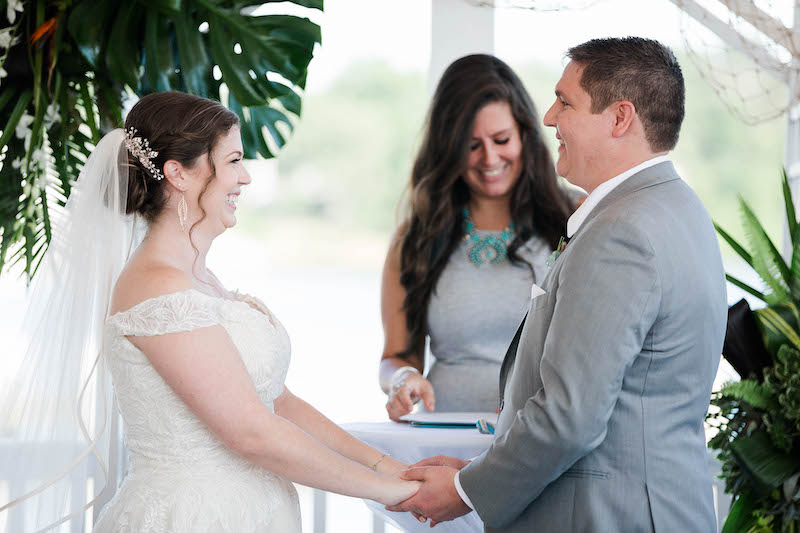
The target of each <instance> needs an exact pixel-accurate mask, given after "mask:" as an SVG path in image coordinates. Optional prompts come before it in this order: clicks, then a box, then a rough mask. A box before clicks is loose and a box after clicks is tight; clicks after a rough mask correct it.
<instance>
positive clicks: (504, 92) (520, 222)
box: [393, 54, 574, 357]
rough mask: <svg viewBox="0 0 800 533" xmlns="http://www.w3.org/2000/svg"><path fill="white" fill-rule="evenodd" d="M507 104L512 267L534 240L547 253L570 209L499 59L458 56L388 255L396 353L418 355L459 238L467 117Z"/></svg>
mask: <svg viewBox="0 0 800 533" xmlns="http://www.w3.org/2000/svg"><path fill="white" fill-rule="evenodd" d="M493 102H507V103H508V104H509V106H510V107H511V114H512V115H513V117H514V120H515V121H516V123H517V127H518V129H519V134H520V138H521V141H522V146H523V148H522V155H521V157H522V171H521V175H520V177H519V179H518V180H517V182H516V183H515V185H514V188H513V189H512V192H511V219H512V220H513V222H514V225H515V227H516V236H515V237H514V240H512V241H511V243H510V244H509V247H508V258H509V260H510V261H511V263H512V264H525V265H527V266H528V268H530V269H531V272H533V268H532V267H531V265H530V264H529V263H528V262H527V261H525V259H523V258H522V257H521V256H520V255H519V253H518V251H519V248H520V247H521V246H522V245H523V244H524V243H525V242H526V241H528V240H529V239H530V238H531V237H533V236H534V235H539V236H541V237H542V238H544V239H545V240H546V241H547V242H548V243H549V244H550V245H551V247H553V248H555V247H556V245H557V244H558V240H559V238H560V237H561V236H562V235H564V233H565V231H566V223H567V218H568V217H569V215H570V214H571V213H572V211H573V210H574V205H573V203H572V201H571V200H570V198H569V196H568V194H567V192H566V190H564V189H563V188H562V187H560V186H559V185H558V182H557V180H556V173H555V169H554V167H553V160H552V158H551V157H550V151H549V150H548V149H547V146H546V145H545V143H544V141H543V139H542V130H541V126H540V120H539V117H538V114H537V113H536V108H535V107H534V105H533V101H532V100H531V97H530V95H529V94H528V92H527V91H526V90H525V87H524V86H523V84H522V82H521V81H520V79H519V77H517V75H516V74H515V73H514V71H513V70H511V68H510V67H509V66H508V65H506V64H505V63H504V62H503V61H501V60H500V59H498V58H496V57H494V56H491V55H485V54H475V55H469V56H466V57H462V58H461V59H458V60H456V61H455V62H454V63H452V64H451V65H450V66H449V67H448V68H447V70H446V71H445V72H444V74H443V75H442V78H441V80H440V81H439V84H438V86H437V87H436V93H435V94H434V96H433V101H432V103H431V106H430V109H429V110H428V116H427V121H426V128H425V134H424V138H423V141H422V145H421V146H420V149H419V152H418V153H417V158H416V160H415V162H414V166H413V169H412V171H411V183H410V191H409V206H408V207H409V211H410V213H409V214H408V216H407V218H406V220H405V221H404V222H403V224H402V225H401V226H400V229H399V231H398V233H397V236H396V239H395V243H394V246H393V249H396V246H399V249H400V283H401V284H402V285H403V287H404V288H405V292H406V296H405V301H404V302H403V310H404V312H405V315H406V324H407V326H408V331H409V345H408V347H407V348H406V350H405V351H403V352H401V353H399V354H397V355H398V356H400V357H408V356H410V355H412V354H414V353H420V352H421V350H422V349H423V348H424V346H425V336H426V335H427V315H428V302H429V301H430V298H431V294H432V293H433V291H434V290H435V287H436V283H437V281H438V280H439V277H440V276H441V274H442V271H443V270H444V268H445V266H446V265H447V261H448V259H449V258H450V255H451V254H452V253H453V251H454V250H455V248H456V246H457V245H458V242H459V240H460V239H461V238H462V237H463V219H462V214H461V212H462V209H463V208H464V207H465V206H466V205H467V203H468V202H469V197H470V193H469V189H468V188H467V185H466V183H465V182H464V180H463V178H462V174H463V173H464V171H465V170H466V168H467V161H468V159H469V153H470V150H469V146H470V139H471V136H472V129H473V125H474V122H475V116H476V115H477V114H478V111H480V110H481V109H482V108H483V107H484V106H485V105H487V104H490V103H493Z"/></svg>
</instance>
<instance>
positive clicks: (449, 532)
mask: <svg viewBox="0 0 800 533" xmlns="http://www.w3.org/2000/svg"><path fill="white" fill-rule="evenodd" d="M343 427H344V429H345V430H346V431H348V432H349V433H350V434H352V435H353V436H355V437H357V438H359V439H361V440H363V441H364V442H366V443H368V444H369V445H370V446H373V447H375V448H377V449H379V450H381V451H383V452H386V453H388V454H390V455H391V456H392V457H394V458H395V459H397V460H399V461H403V462H404V463H408V464H414V463H416V462H417V461H420V460H422V459H425V458H426V457H433V456H434V455H449V456H451V457H459V458H461V459H472V458H473V457H475V456H477V455H480V454H481V453H482V452H483V451H484V450H486V448H488V447H489V445H490V444H491V442H492V436H491V435H484V434H481V433H479V432H478V430H477V429H473V428H467V429H461V428H459V429H449V428H430V427H412V426H411V425H409V424H400V423H396V422H381V423H354V424H345V425H344V426H343ZM364 501H365V503H366V504H367V507H369V508H370V510H372V512H374V513H375V514H376V515H378V516H380V517H381V518H382V519H383V520H384V521H386V522H388V523H390V524H392V525H394V526H396V527H398V528H400V529H401V530H403V531H407V532H420V533H421V532H423V531H425V532H429V531H431V529H430V526H429V524H427V523H425V524H422V523H420V522H417V520H416V519H415V518H414V517H413V516H412V515H411V514H410V513H393V512H390V511H387V510H386V509H384V507H383V505H381V504H379V503H376V502H373V501H372V500H364ZM433 531H435V532H436V533H482V532H483V522H482V521H481V519H480V518H478V514H477V513H475V512H472V513H469V514H467V515H465V516H462V517H461V518H457V519H455V520H453V521H450V522H443V523H441V524H439V525H438V526H436V528H434V530H433Z"/></svg>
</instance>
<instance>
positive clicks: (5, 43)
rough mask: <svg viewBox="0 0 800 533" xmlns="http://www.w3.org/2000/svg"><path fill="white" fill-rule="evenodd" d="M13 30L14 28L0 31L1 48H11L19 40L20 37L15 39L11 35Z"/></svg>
mask: <svg viewBox="0 0 800 533" xmlns="http://www.w3.org/2000/svg"><path fill="white" fill-rule="evenodd" d="M12 30H13V28H5V29H3V30H0V48H10V47H11V45H13V44H14V43H16V42H17V41H18V40H19V38H18V37H13V36H12V35H11V31H12Z"/></svg>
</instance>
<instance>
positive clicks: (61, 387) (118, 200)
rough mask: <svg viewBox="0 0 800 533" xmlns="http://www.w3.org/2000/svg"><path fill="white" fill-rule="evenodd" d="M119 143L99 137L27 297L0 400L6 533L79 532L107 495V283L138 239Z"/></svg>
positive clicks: (111, 436)
mask: <svg viewBox="0 0 800 533" xmlns="http://www.w3.org/2000/svg"><path fill="white" fill-rule="evenodd" d="M124 141H125V132H124V131H123V130H122V129H116V130H114V131H112V132H111V133H109V134H108V135H106V136H105V137H103V139H102V140H101V141H100V142H99V143H98V144H97V146H96V147H95V149H94V151H93V152H92V154H91V156H90V157H89V159H88V160H87V161H86V163H85V165H84V167H83V170H82V171H81V173H80V176H79V178H78V180H77V182H76V183H75V185H74V187H73V189H72V194H71V195H70V197H69V200H68V201H67V203H66V206H65V208H64V210H63V213H61V216H59V217H58V218H55V217H54V222H53V234H52V240H51V243H50V247H49V249H48V250H47V253H46V254H45V257H44V259H43V262H42V264H41V267H40V268H39V272H38V274H37V276H36V278H35V280H34V282H33V284H32V287H31V290H30V292H29V298H28V301H29V304H28V309H27V310H26V314H25V320H24V335H25V342H24V343H23V345H24V346H27V351H26V353H25V354H24V357H22V358H21V363H20V364H19V365H18V367H17V368H14V369H12V372H13V373H12V378H11V386H10V387H8V388H7V389H6V390H0V450H2V454H0V468H2V471H0V481H2V480H6V481H7V482H8V498H7V499H3V494H2V492H0V522H2V521H3V520H2V519H3V517H4V516H3V515H5V521H6V529H7V531H9V532H15V531H48V530H53V531H62V530H67V531H76V532H77V531H82V530H83V521H84V519H85V518H84V517H85V514H86V509H88V508H89V507H90V506H92V505H93V504H96V503H97V502H98V501H105V500H107V499H108V496H109V494H113V492H114V490H116V484H117V480H115V479H114V474H113V472H110V471H109V464H110V463H109V460H110V458H113V457H115V456H117V457H118V456H119V453H120V449H119V446H121V443H120V442H119V438H118V435H119V429H118V428H116V427H115V426H116V424H112V421H115V420H117V418H118V417H116V416H112V413H114V412H115V408H114V406H113V393H112V388H111V380H110V377H109V374H108V371H107V370H106V368H105V364H104V361H103V358H102V357H101V353H102V342H103V328H104V323H105V319H106V318H107V316H108V312H109V302H110V299H111V291H112V289H113V287H114V283H115V282H116V280H117V277H118V276H119V274H120V271H121V270H122V268H123V266H124V265H125V262H126V261H127V259H128V257H129V256H130V254H131V252H132V251H133V250H134V249H135V247H136V245H137V244H138V241H139V240H140V237H141V235H142V233H143V231H142V227H141V224H137V222H136V220H135V218H134V217H133V216H127V215H125V206H126V200H127V192H128V152H127V149H126V147H125V142H124ZM112 426H114V427H112ZM111 464H112V466H113V461H112V463H111ZM98 511H99V509H98ZM95 514H96V513H95Z"/></svg>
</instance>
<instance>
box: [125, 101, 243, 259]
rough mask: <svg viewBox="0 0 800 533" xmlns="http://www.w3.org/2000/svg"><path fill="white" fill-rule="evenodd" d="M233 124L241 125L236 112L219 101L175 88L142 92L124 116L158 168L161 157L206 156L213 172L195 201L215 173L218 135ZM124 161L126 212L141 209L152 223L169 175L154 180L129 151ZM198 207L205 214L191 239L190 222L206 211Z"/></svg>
mask: <svg viewBox="0 0 800 533" xmlns="http://www.w3.org/2000/svg"><path fill="white" fill-rule="evenodd" d="M234 126H239V117H238V116H237V115H236V113H234V112H232V111H231V110H229V109H228V108H226V107H225V106H223V105H222V104H221V103H219V102H217V101H216V100H209V99H208V98H201V97H199V96H194V95H191V94H186V93H182V92H178V91H168V92H162V93H153V94H149V95H147V96H145V97H144V98H142V99H141V100H139V101H138V102H136V104H135V105H134V106H133V108H132V109H131V111H130V113H128V117H127V119H126V120H125V130H126V131H127V130H129V129H130V128H135V129H136V131H137V133H136V135H137V136H141V137H144V138H146V139H147V140H148V142H149V144H150V148H152V149H153V150H155V151H156V152H158V156H157V157H156V158H155V159H153V163H154V164H155V165H156V168H158V169H159V170H160V171H161V172H162V174H163V171H164V163H166V162H167V161H169V160H175V161H178V162H180V163H181V164H182V165H183V166H185V167H187V168H193V167H194V166H195V165H196V164H197V163H198V162H199V161H200V158H201V157H203V156H205V157H206V158H207V160H208V163H209V165H210V166H211V175H210V176H209V177H208V181H207V182H206V184H205V186H204V187H203V190H202V191H201V192H200V195H199V197H198V201H199V199H201V198H202V197H203V194H205V192H206V190H207V189H208V185H209V184H210V183H211V181H212V180H213V179H214V178H215V177H216V168H215V166H214V161H213V160H212V159H211V151H212V150H213V148H214V146H216V144H217V141H218V140H219V139H220V137H222V136H223V135H225V134H226V133H228V131H230V129H231V128H232V127H234ZM128 166H129V172H128V200H127V205H126V206H125V212H126V213H127V214H136V215H139V216H141V217H142V218H144V219H145V220H146V221H147V222H148V223H153V222H154V221H155V220H157V219H158V217H160V216H161V214H162V213H163V212H164V207H165V206H166V204H167V198H168V195H167V180H166V178H165V179H161V180H156V179H155V178H154V177H153V175H152V174H151V173H150V171H149V170H147V169H146V168H144V167H143V166H142V164H141V162H139V160H138V158H135V157H133V155H131V153H130V152H128ZM198 207H199V209H200V210H201V212H202V214H203V216H202V217H201V218H200V220H198V221H197V222H195V223H194V224H193V225H192V227H191V228H190V229H189V239H190V241H191V238H192V232H193V231H194V228H195V227H196V226H197V224H199V223H200V222H202V221H203V219H205V217H206V213H205V211H204V210H203V208H202V206H199V205H198ZM192 247H194V242H192ZM195 252H197V248H196V247H195Z"/></svg>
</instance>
